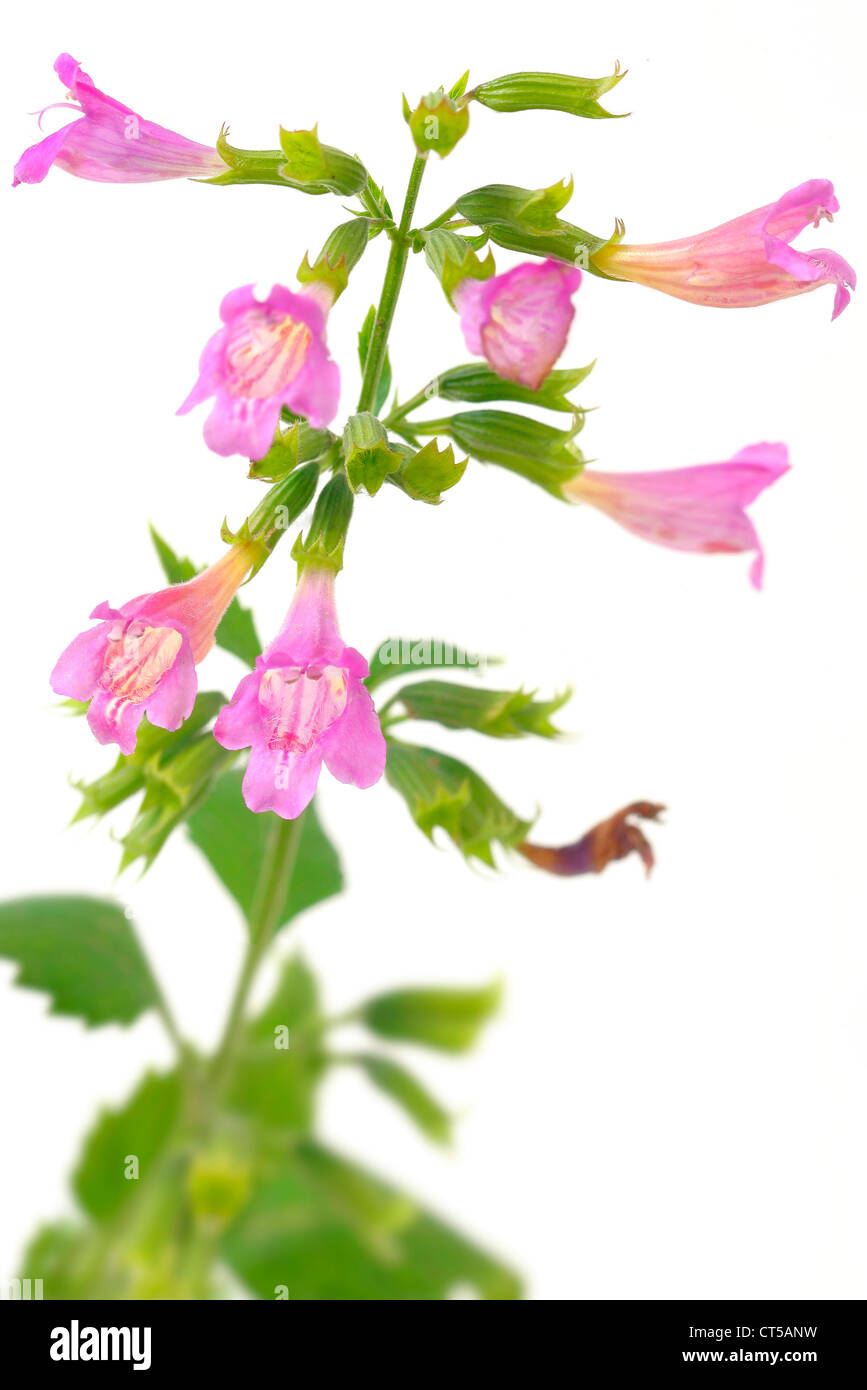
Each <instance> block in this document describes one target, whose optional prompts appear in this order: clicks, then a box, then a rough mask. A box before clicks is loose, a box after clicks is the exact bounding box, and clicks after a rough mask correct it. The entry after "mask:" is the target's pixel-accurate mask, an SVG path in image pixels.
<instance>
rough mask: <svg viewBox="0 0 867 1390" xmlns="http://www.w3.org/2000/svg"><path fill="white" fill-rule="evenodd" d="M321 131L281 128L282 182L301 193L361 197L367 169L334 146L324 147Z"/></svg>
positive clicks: (316, 128) (351, 156) (315, 129)
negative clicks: (354, 195) (359, 194)
mask: <svg viewBox="0 0 867 1390" xmlns="http://www.w3.org/2000/svg"><path fill="white" fill-rule="evenodd" d="M318 129H319V128H318V126H314V127H313V129H312V130H284V129H283V127H282V126H281V127H280V146H281V148H282V150H283V163H282V164H281V166H280V176H281V178H282V179H283V181H284V182H285V183H288V184H290V185H291V186H292V187H293V188H297V189H300V191H301V192H302V193H316V194H318V193H339V194H341V196H342V197H344V198H346V197H351V196H352V195H353V194H355V193H360V192H361V190H362V188H364V187H365V185H366V183H367V170H366V169H365V167H364V165H363V164H362V163H361V161H360V160H359V159H355V158H354V156H353V155H351V154H345V153H344V152H343V150H338V149H335V148H334V146H333V145H323V144H322V142H321V141H320V139H319V134H318Z"/></svg>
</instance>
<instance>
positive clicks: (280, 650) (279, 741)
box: [214, 566, 385, 820]
mask: <svg viewBox="0 0 867 1390" xmlns="http://www.w3.org/2000/svg"><path fill="white" fill-rule="evenodd" d="M367 674H368V665H367V662H366V661H365V659H364V657H363V656H362V655H361V654H360V652H357V651H355V649H354V648H353V647H347V646H345V645H344V643H343V638H342V637H341V636H340V633H339V631H338V628H337V614H336V612H335V608H334V575H333V574H332V573H331V571H330V570H327V569H324V568H319V567H316V566H308V567H307V568H305V569H304V570H303V572H302V575H301V578H300V579H299V581H298V588H297V590H296V592H295V598H294V599H293V602H292V606H291V607H290V609H289V612H288V613H287V615H286V620H285V622H284V623H283V626H282V628H281V629H280V631H279V632H278V634H277V636H276V637H275V638H274V641H273V642H272V643H271V645H270V646H269V647H268V648H267V649H266V650H265V652H264V653H263V654H262V656H260V657H259V658H258V660H257V662H256V670H255V671H253V672H252V673H251V674H250V675H249V676H245V677H244V679H243V680H242V681H241V683H240V685H239V686H238V689H237V690H236V691H235V695H234V698H233V700H232V703H231V704H230V705H225V706H224V707H223V709H222V710H221V711H220V714H219V716H218V718H217V722H216V724H215V726H214V737H215V738H216V740H217V742H218V743H221V744H222V745H223V747H224V748H246V747H248V746H249V747H250V748H251V750H252V751H251V753H250V761H249V763H248V765H247V771H246V773H245V776H244V800H245V801H246V803H247V805H248V806H249V808H250V810H251V811H276V812H277V814H278V815H279V816H283V817H284V819H286V820H294V818H295V817H296V816H298V815H300V814H301V812H302V811H303V810H304V807H305V806H306V805H307V804H308V803H309V802H310V800H311V798H312V797H313V793H314V792H315V791H316V786H317V783H318V781H319V773H320V771H321V769H322V764H323V762H324V763H325V765H326V767H327V768H328V770H329V772H330V773H332V775H333V776H334V777H336V778H337V779H338V781H340V782H351V783H353V784H354V785H355V786H356V787H371V786H373V784H374V782H378V781H379V779H380V777H381V776H382V773H383V769H384V768H385V739H384V738H383V735H382V730H381V729H380V727H379V719H378V718H377V715H376V710H375V709H374V707H373V701H372V700H371V698H370V694H369V692H368V690H367V688H366V687H365V686H364V685H363V684H362V682H363V680H364V677H365V676H366V675H367Z"/></svg>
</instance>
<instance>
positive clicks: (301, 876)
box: [187, 771, 343, 926]
mask: <svg viewBox="0 0 867 1390" xmlns="http://www.w3.org/2000/svg"><path fill="white" fill-rule="evenodd" d="M242 780H243V778H242V774H241V773H240V772H236V771H232V772H227V773H225V774H224V775H223V776H222V777H220V778H218V780H217V782H216V783H215V785H214V787H213V788H212V790H211V791H210V792H209V794H208V796H207V797H206V798H205V800H204V801H203V802H202V804H201V806H199V807H198V808H197V810H195V811H194V812H193V814H192V815H191V816H190V818H189V820H188V821H187V831H188V833H189V836H190V839H191V840H192V842H193V844H194V845H195V846H196V848H197V849H199V850H201V852H202V854H203V855H204V856H205V858H206V859H207V861H208V863H209V864H210V865H211V868H212V869H213V870H214V872H215V873H216V875H217V877H218V878H219V879H220V880H221V882H222V883H223V884H224V886H225V887H226V888H227V889H228V890H229V892H230V893H231V895H232V897H233V898H234V899H235V901H236V903H237V904H238V906H239V907H240V909H241V911H242V912H243V913H244V916H245V917H247V918H248V919H249V914H250V909H251V907H252V905H253V898H254V894H255V891H256V885H257V883H258V881H259V875H260V872H261V866H262V860H263V856H264V853H265V846H266V844H267V841H268V832H269V830H270V828H271V824H272V816H271V815H270V814H268V815H254V814H253V812H252V811H248V810H247V807H246V806H245V805H244V801H243V798H242V796H241V782H242ZM342 887H343V874H342V872H341V869H340V861H339V859H338V857H337V851H336V850H335V848H334V846H333V845H332V843H331V841H330V840H329V839H328V836H327V835H326V834H325V831H324V830H323V829H322V826H321V824H320V822H319V819H318V817H317V815H316V811H315V808H314V807H313V806H311V807H310V808H309V809H308V811H307V812H306V814H305V816H304V821H303V823H302V828H301V843H300V845H299V848H298V857H297V859H296V860H295V867H294V869H293V872H292V878H291V879H290V881H289V889H288V892H287V895H286V902H285V905H284V908H283V913H282V915H281V918H280V926H283V925H285V923H286V922H289V921H291V920H292V918H293V917H297V916H298V914H299V913H300V912H304V911H306V909H307V908H308V907H313V905H314V904H315V903H320V902H324V900H325V899H326V898H330V897H332V896H333V894H335V893H339V892H340V890H341V889H342Z"/></svg>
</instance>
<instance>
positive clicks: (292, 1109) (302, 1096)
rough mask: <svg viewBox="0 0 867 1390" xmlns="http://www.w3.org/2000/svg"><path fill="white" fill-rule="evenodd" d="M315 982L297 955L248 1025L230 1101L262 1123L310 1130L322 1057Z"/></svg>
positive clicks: (237, 1108)
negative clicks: (266, 1001)
mask: <svg viewBox="0 0 867 1390" xmlns="http://www.w3.org/2000/svg"><path fill="white" fill-rule="evenodd" d="M319 1021H320V1013H319V998H318V991H317V988H316V981H315V979H314V977H313V975H312V974H311V972H310V971H309V970H308V968H307V966H306V965H305V964H304V962H303V961H302V960H301V959H300V958H299V957H297V956H295V957H293V958H292V959H291V960H289V961H288V962H287V963H286V964H285V965H284V967H283V971H282V973H281V976H280V979H279V981H278V983H277V988H276V990H275V991H274V994H273V995H272V997H271V998H270V999H269V1001H268V1003H267V1004H266V1005H265V1008H264V1009H263V1010H262V1012H261V1013H260V1014H258V1015H257V1016H256V1017H255V1018H253V1019H251V1020H250V1022H249V1023H248V1024H247V1026H246V1029H245V1036H244V1039H243V1040H242V1044H241V1048H240V1052H239V1060H238V1064H237V1066H236V1068H235V1070H234V1072H233V1075H232V1080H231V1084H230V1086H229V1089H228V1092H227V1097H226V1104H227V1106H228V1108H229V1109H230V1110H233V1111H235V1112H236V1113H239V1114H243V1115H245V1116H246V1117H247V1118H248V1119H249V1120H251V1121H252V1122H254V1123H255V1124H257V1125H259V1126H265V1127H266V1128H270V1129H280V1130H285V1129H289V1130H295V1131H302V1132H303V1131H308V1130H309V1129H310V1127H311V1125H312V1123H313V1114H314V1096H315V1087H316V1083H317V1081H318V1080H319V1077H320V1076H321V1074H322V1071H323V1068H324V1060H323V1056H322V1051H321V1046H320V1042H319V1038H318V1034H317V1031H316V1029H317V1024H318V1023H319Z"/></svg>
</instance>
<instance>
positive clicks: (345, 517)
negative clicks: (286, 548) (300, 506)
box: [292, 471, 355, 578]
mask: <svg viewBox="0 0 867 1390" xmlns="http://www.w3.org/2000/svg"><path fill="white" fill-rule="evenodd" d="M354 501H355V499H354V497H353V494H352V489H351V488H350V486H349V483H348V482H347V479H346V475H345V474H344V473H343V472H342V471H341V472H340V473H335V475H334V477H333V478H332V479H331V480H330V481H329V482H328V483H326V484H325V487H324V488H323V489H322V491H321V492H320V494H319V496H318V498H317V499H316V506H315V508H314V510H313V517H312V519H311V521H310V528H309V530H308V532H307V535H306V536H299V537H298V539H297V540H296V542H295V544H294V545H293V547H292V558H293V560H295V561H296V562H297V564H298V575H299V578H300V576H301V574H302V573H303V571H304V570H305V569H306V568H307V567H308V566H309V565H318V566H320V567H321V568H323V569H330V570H331V571H332V572H333V573H334V574H337V573H338V571H339V570H341V569H342V568H343V547H344V544H345V541H346V533H347V531H348V530H349V523H350V521H351V520H352V508H353V505H354Z"/></svg>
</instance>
